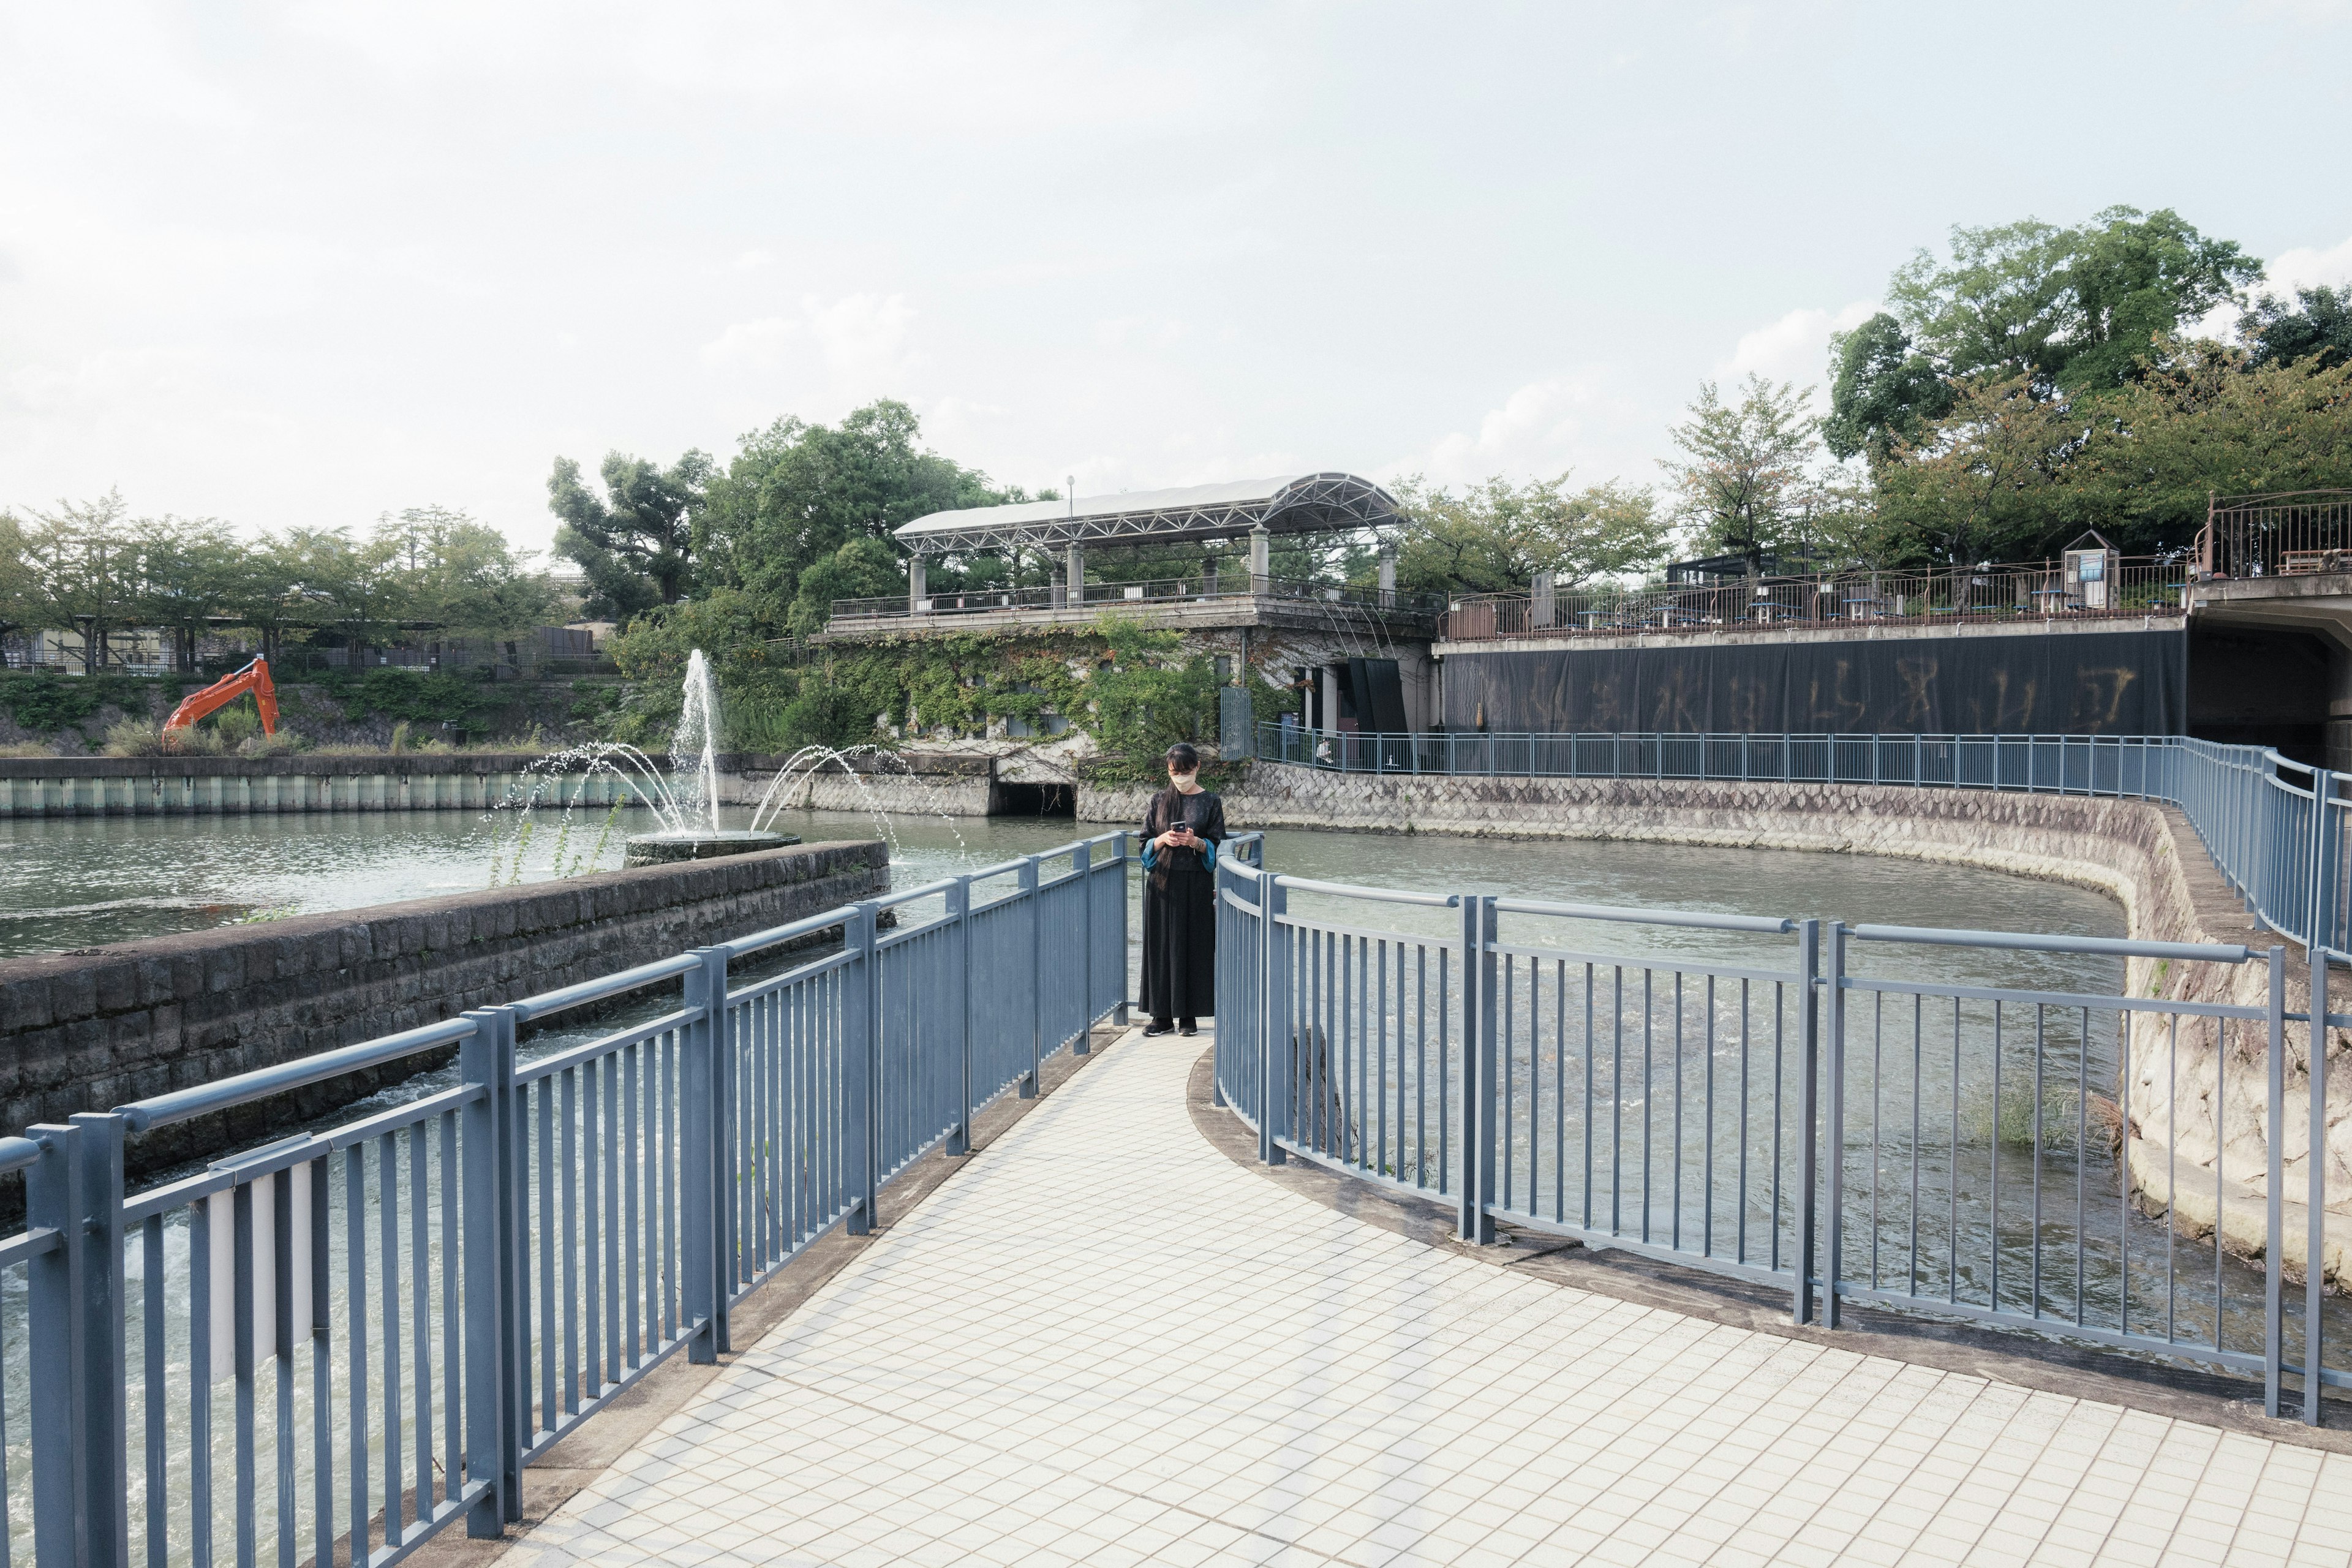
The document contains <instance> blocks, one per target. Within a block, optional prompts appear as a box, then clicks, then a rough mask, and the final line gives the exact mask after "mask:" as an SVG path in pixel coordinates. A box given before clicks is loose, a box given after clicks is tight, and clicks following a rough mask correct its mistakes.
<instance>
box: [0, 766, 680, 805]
mask: <svg viewBox="0 0 2352 1568" xmlns="http://www.w3.org/2000/svg"><path fill="white" fill-rule="evenodd" d="M541 760H542V759H541V758H539V757H537V756H535V755H532V754H530V753H528V752H525V753H505V752H446V753H436V752H423V753H420V754H416V755H403V756H381V757H367V756H363V757H306V756H289V757H10V758H0V816H274V815H277V814H279V813H283V812H319V811H487V810H488V809H489V808H490V807H492V806H494V805H498V804H499V802H500V801H503V800H507V799H509V798H512V797H514V796H517V795H520V794H522V793H523V792H524V791H526V790H527V789H529V788H530V786H531V785H532V784H541V785H542V786H543V785H544V784H545V783H546V781H545V780H543V779H534V778H531V777H529V776H527V775H526V774H525V773H524V770H525V769H526V768H528V767H530V765H531V764H532V763H536V762H540V761H541ZM562 789H563V794H564V796H565V798H567V799H569V798H570V797H571V796H572V793H573V792H574V791H575V790H576V791H579V792H582V794H581V799H582V804H583V805H611V804H612V803H613V802H614V801H615V800H618V799H622V798H625V797H626V798H632V799H633V798H634V796H633V795H631V794H630V791H629V788H628V786H627V784H625V783H623V782H622V781H621V779H619V778H618V777H616V776H615V775H614V774H612V773H591V774H587V775H585V776H582V777H576V778H568V779H566V780H565V781H564V782H563V785H562Z"/></svg>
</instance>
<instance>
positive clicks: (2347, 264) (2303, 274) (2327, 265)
mask: <svg viewBox="0 0 2352 1568" xmlns="http://www.w3.org/2000/svg"><path fill="white" fill-rule="evenodd" d="M2263 272H2264V275H2265V276H2264V279H2263V289H2265V290H2266V291H2267V292H2270V293H2273V294H2276V295H2278V296H2279V297H2280V298H2282V299H2285V298H2288V297H2291V296H2292V295H2293V294H2294V290H2296V289H2314V288H2317V287H2319V286H2320V285H2322V284H2326V285H2327V286H2328V287H2330V288H2342V287H2343V286H2344V285H2346V284H2347V283H2352V237H2347V239H2346V240H2345V241H2344V242H2343V243H2342V244H2341V245H2332V246H2330V247H2327V248H2326V250H2321V249H2318V248H2316V247H2313V246H2307V245H2306V246H2303V247H2298V248H2296V249H2294V250H2290V251H2287V252H2286V253H2284V255H2282V256H2281V257H2279V258H2278V259H2277V260H2275V261H2273V262H2272V263H2271V264H2270V265H2269V266H2268V267H2267V268H2263Z"/></svg>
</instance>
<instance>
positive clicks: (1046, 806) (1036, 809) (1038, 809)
mask: <svg viewBox="0 0 2352 1568" xmlns="http://www.w3.org/2000/svg"><path fill="white" fill-rule="evenodd" d="M988 815H989V816H1072V817H1074V816H1077V815H1078V792H1077V786H1076V785H1075V784H998V785H997V786H996V787H995V788H994V789H992V790H991V791H990V792H989V800H988Z"/></svg>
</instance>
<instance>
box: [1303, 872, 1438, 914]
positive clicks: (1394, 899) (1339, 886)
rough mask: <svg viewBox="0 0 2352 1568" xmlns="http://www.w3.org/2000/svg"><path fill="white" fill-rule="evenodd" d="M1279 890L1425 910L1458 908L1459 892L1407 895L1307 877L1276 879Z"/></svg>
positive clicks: (1395, 890)
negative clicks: (1331, 895) (1334, 894)
mask: <svg viewBox="0 0 2352 1568" xmlns="http://www.w3.org/2000/svg"><path fill="white" fill-rule="evenodd" d="M1274 881H1275V885H1276V887H1279V888H1282V889H1286V890H1288V891H1291V892H1298V893H1336V894H1337V895H1339V897H1340V898H1343V899H1369V900H1371V901H1372V902H1374V903H1381V904H1418V905H1421V906H1422V907H1423V908H1425V909H1433V910H1452V909H1459V908H1460V907H1461V904H1462V895H1461V894H1459V893H1446V894H1443V895H1441V894H1437V893H1408V892H1405V891H1403V890H1402V889H1396V888H1359V887H1355V886H1353V885H1351V884H1349V883H1347V882H1318V881H1315V880H1313V879H1310V878H1307V877H1280V876H1278V877H1276V878H1275V879H1274Z"/></svg>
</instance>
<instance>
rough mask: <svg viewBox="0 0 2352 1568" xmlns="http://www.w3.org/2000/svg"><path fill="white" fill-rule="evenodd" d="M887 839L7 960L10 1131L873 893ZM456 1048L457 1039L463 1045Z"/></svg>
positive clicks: (236, 1124)
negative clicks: (458, 1043) (880, 841)
mask: <svg viewBox="0 0 2352 1568" xmlns="http://www.w3.org/2000/svg"><path fill="white" fill-rule="evenodd" d="M888 865H889V858H888V852H887V846H885V845H883V844H881V843H878V842H868V843H843V844H807V845H800V846H796V847H791V848H785V849H777V850H771V851H767V852H765V853H762V854H757V855H741V856H735V857H731V858H727V859H721V860H704V861H696V862H692V863H688V864H686V865H679V866H656V867H646V868H640V869H636V870H627V871H608V872H604V873H602V874H600V875H596V876H591V877H575V878H571V879H566V880H562V881H555V882H542V883H537V884H534V885H530V886H527V887H520V888H499V889H489V890H488V891H484V892H478V893H462V894H458V895H456V896H454V897H450V898H441V899H419V900H413V901H411V902H407V903H398V904H382V905H378V906H376V907H374V908H373V909H362V910H345V911H341V912H338V913H331V914H319V915H301V916H298V917H296V918H294V919H291V920H284V921H268V922H266V923H262V924H256V925H241V926H227V927H222V928H219V929H216V930H213V931H185V932H181V933H179V934H176V935H173V936H164V937H156V938H152V939H150V940H147V941H143V942H121V943H117V944H115V945H113V946H110V947H100V948H92V949H89V950H88V951H86V952H69V953H47V954H42V955H39V956H37V957H31V958H16V959H9V960H7V961H5V962H0V1129H5V1131H10V1132H15V1131H18V1130H20V1129H22V1128H25V1127H27V1126H30V1125H32V1124H33V1123H36V1122H44V1121H62V1120H64V1118H66V1117H67V1116H68V1115H70V1114H71V1113H73V1112H75V1111H78V1110H107V1109H109V1108H110V1107H112V1106H116V1105H121V1104H123V1103H125V1102H127V1101H130V1100H138V1099H142V1098H144V1097H146V1096H148V1095H153V1094H160V1093H163V1092H164V1091H165V1090H168V1089H183V1088H186V1087H189V1086H191V1085H194V1084H199V1083H205V1082H210V1081H212V1080H214V1079H222V1078H227V1077H229V1076H231V1075H233V1074H236V1073H241V1072H249V1071H252V1070H253V1069H255V1068H264V1067H271V1066H275V1065H277V1064H278V1063H281V1062H287V1061H291V1060H293V1059H295V1058H299V1057H305V1056H309V1055H311V1054H312V1053H314V1052H318V1051H322V1050H328V1049H331V1048H332V1047H338V1046H347V1045H354V1044H357V1043H359V1042H360V1041H362V1040H370V1039H374V1038H377V1037H381V1036H383V1035H389V1034H394V1033H397V1032H399V1031H401V1030H403V1029H410V1028H415V1027H416V1026H420V1025H424V1024H430V1023H436V1022H438V1021H440V1020H442V1019H445V1018H449V1017H454V1016H457V1014H459V1013H462V1012H464V1011H466V1010H467V1008H469V1007H483V1006H489V1005H495V1004H498V1003H501V1002H511V1001H514V1000H516V999H518V998H520V997H524V996H530V995H534V994H538V993H540V992H542V991H549V990H553V989H555V988H556V987H558V986H562V985H570V984H576V983H578V982H580V981H583V980H591V979H594V978H596V977H598V976H601V975H606V974H612V973H616V972H618V971H620V970H623V969H626V968H629V967H630V966H632V965H634V964H638V963H647V962H649V961H651V960H654V959H656V958H662V957H666V956H667V955H668V954H670V953H674V952H681V951H684V950H685V949H688V948H691V947H698V946H703V945H707V944H709V943H711V942H724V941H729V940H731V939H732V938H735V937H739V936H746V935H749V934H750V933H751V932H753V931H763V930H766V929H767V928H769V927H771V926H776V925H782V924H783V923H785V922H786V921H794V920H798V919H800V918H801V917H802V916H803V915H809V914H814V913H817V912H818V911H820V910H828V909H832V908H835V907H836V906H838V905H840V904H844V903H847V902H849V901H851V900H856V899H861V898H869V897H872V896H873V895H874V894H876V893H877V892H880V891H883V890H885V889H887V888H888V886H889V875H890V874H889V870H888ZM444 1054H445V1055H446V1053H444ZM425 1065H428V1058H410V1059H409V1060H408V1061H407V1062H406V1063H404V1064H402V1065H400V1066H397V1067H392V1068H383V1069H381V1070H380V1071H379V1072H378V1073H377V1074H375V1075H373V1080H370V1079H368V1076H367V1075H356V1074H355V1075H352V1076H351V1077H348V1078H345V1079H336V1080H334V1081H332V1082H330V1083H325V1084H319V1085H315V1086H313V1087H311V1088H310V1089H304V1090H301V1091H299V1092H298V1093H296V1094H291V1095H286V1096H280V1097H278V1100H275V1101H270V1102H263V1103H259V1104H256V1105H253V1106H247V1107H242V1108H240V1109H239V1110H236V1111H234V1112H231V1113H229V1114H228V1115H227V1116H226V1117H223V1118H205V1119H199V1120H197V1121H190V1122H186V1123H183V1124H181V1125H179V1126H176V1127H173V1128H169V1129H163V1130H161V1131H157V1132H155V1133H153V1134H151V1135H149V1136H148V1137H146V1138H142V1139H141V1140H138V1141H137V1145H136V1147H135V1148H134V1150H133V1155H134V1158H135V1159H136V1160H137V1162H138V1163H139V1165H140V1168H142V1169H153V1168H156V1167H157V1166H158V1165H163V1164H170V1163H175V1162H177V1161H179V1160H183V1159H186V1158H190V1157H193V1156H194V1155H196V1154H198V1153H200V1152H203V1151H204V1150H205V1149H208V1148H220V1147H225V1146H226V1147H235V1146H236V1144H237V1142H238V1141H240V1140H250V1139H251V1138H253V1137H255V1136H257V1135H259V1134H261V1133H264V1132H266V1131H269V1130H271V1129H274V1128H276V1127H278V1126H282V1125H283V1124H285V1123H286V1122H287V1121H289V1120H292V1119H299V1118H303V1117H308V1116H311V1115H316V1114H320V1113H322V1112H323V1111H325V1110H329V1109H331V1107H333V1106H335V1105H339V1104H341V1103H345V1102H347V1101H349V1100H352V1099H354V1098H356V1097H357V1096H359V1095H361V1094H364V1093H366V1092H369V1090H370V1089H373V1088H374V1087H376V1085H377V1083H380V1082H388V1081H393V1080H396V1079H400V1078H404V1077H406V1076H408V1075H409V1074H411V1073H414V1072H415V1071H417V1070H418V1069H419V1068H420V1067H422V1066H425Z"/></svg>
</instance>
